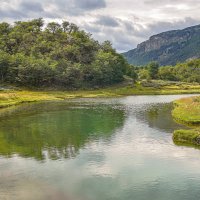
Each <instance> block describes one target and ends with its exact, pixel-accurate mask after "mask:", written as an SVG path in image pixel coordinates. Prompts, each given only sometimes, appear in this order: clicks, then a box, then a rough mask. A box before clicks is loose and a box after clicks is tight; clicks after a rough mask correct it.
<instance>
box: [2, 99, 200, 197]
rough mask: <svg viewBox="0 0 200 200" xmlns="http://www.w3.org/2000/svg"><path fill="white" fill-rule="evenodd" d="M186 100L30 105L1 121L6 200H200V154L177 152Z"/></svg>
mask: <svg viewBox="0 0 200 200" xmlns="http://www.w3.org/2000/svg"><path fill="white" fill-rule="evenodd" d="M180 97H183V96H180V95H179V96H178V95H175V96H135V97H125V98H118V99H80V100H73V101H71V102H66V103H63V102H62V103H58V102H57V103H45V104H44V103H43V104H26V105H22V106H19V107H15V108H9V109H6V110H4V111H1V113H0V199H1V200H4V199H5V200H198V199H200V170H199V169H200V150H197V149H194V148H187V147H180V146H176V145H174V144H173V142H172V132H173V130H175V129H178V128H180V125H178V124H176V123H175V122H173V120H172V118H171V115H170V112H171V108H172V105H171V104H170V102H171V101H173V100H175V99H178V98H180Z"/></svg>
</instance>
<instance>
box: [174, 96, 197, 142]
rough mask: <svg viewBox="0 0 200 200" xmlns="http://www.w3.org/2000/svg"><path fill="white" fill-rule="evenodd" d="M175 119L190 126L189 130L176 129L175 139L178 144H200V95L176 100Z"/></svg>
mask: <svg viewBox="0 0 200 200" xmlns="http://www.w3.org/2000/svg"><path fill="white" fill-rule="evenodd" d="M174 105H175V108H174V110H173V112H172V115H173V117H174V119H175V120H176V121H178V122H180V123H181V124H184V125H186V126H187V127H189V128H190V129H189V130H176V131H175V132H174V134H173V140H174V142H175V143H177V144H188V145H198V146H199V145H200V96H199V97H191V98H184V99H180V100H177V101H175V102H174Z"/></svg>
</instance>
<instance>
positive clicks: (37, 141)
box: [0, 103, 124, 160]
mask: <svg viewBox="0 0 200 200" xmlns="http://www.w3.org/2000/svg"><path fill="white" fill-rule="evenodd" d="M49 106H52V105H51V104H49V105H48V104H45V105H44V104H42V105H40V104H39V105H25V106H24V107H20V108H18V107H17V109H15V110H9V112H7V115H8V116H7V119H6V120H1V121H0V155H3V156H12V155H13V154H18V155H20V156H23V157H33V158H36V159H37V160H44V159H46V158H50V159H54V160H55V159H60V158H69V157H74V156H76V155H77V153H78V151H79V149H80V148H83V147H84V145H85V144H86V143H89V142H90V141H94V140H95V139H98V140H100V139H101V138H102V139H109V137H110V136H111V135H112V134H113V133H114V131H115V130H116V129H118V128H119V127H121V126H122V125H123V122H124V113H123V111H122V110H118V109H112V108H109V107H106V106H101V107H98V109H97V108H93V107H79V106H77V105H76V107H72V105H69V104H67V105H66V104H60V103H58V104H54V106H53V107H52V108H53V110H54V111H51V112H47V111H48V110H49V109H50V107H49ZM22 108H23V109H22ZM51 110H52V109H51ZM27 111H28V112H27ZM2 115H3V114H2ZM4 115H5V113H4ZM4 118H5V116H4Z"/></svg>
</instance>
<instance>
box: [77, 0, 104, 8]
mask: <svg viewBox="0 0 200 200" xmlns="http://www.w3.org/2000/svg"><path fill="white" fill-rule="evenodd" d="M75 7H78V8H80V9H83V10H95V9H100V8H105V7H106V2H105V1H104V0H81V1H80V0H75Z"/></svg>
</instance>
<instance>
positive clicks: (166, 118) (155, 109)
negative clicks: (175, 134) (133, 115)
mask: <svg viewBox="0 0 200 200" xmlns="http://www.w3.org/2000/svg"><path fill="white" fill-rule="evenodd" d="M171 111H172V104H158V105H154V106H150V107H149V108H148V110H145V111H143V112H144V113H143V114H141V113H140V114H139V115H137V118H138V119H140V120H142V121H145V122H147V123H148V124H149V126H150V127H152V128H158V129H160V130H161V131H169V132H172V131H173V130H174V129H176V128H177V127H180V126H179V125H178V124H176V123H175V122H174V120H173V118H172V115H171Z"/></svg>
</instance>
